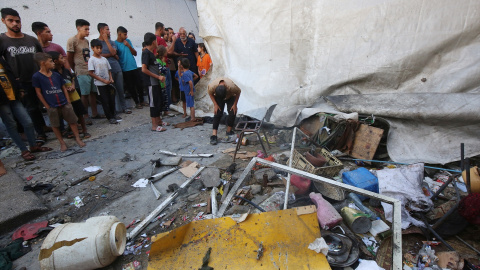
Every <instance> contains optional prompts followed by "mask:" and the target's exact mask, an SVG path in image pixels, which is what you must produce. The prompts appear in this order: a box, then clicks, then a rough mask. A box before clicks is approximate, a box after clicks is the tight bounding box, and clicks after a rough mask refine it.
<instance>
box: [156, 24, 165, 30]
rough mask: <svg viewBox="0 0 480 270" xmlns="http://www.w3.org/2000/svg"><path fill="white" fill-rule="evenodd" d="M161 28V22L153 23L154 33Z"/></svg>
mask: <svg viewBox="0 0 480 270" xmlns="http://www.w3.org/2000/svg"><path fill="white" fill-rule="evenodd" d="M163 27H164V25H163V23H161V22H157V23H155V31H156V30H157V29H159V28H163Z"/></svg>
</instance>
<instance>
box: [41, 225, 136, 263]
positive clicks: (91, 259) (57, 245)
mask: <svg viewBox="0 0 480 270" xmlns="http://www.w3.org/2000/svg"><path fill="white" fill-rule="evenodd" d="M126 233H127V231H126V229H125V224H123V223H121V222H120V221H119V220H118V219H117V218H116V217H114V216H101V217H93V218H89V219H88V220H87V221H86V222H84V223H68V224H62V225H60V226H58V227H56V228H55V229H54V230H52V231H51V232H50V233H49V234H48V236H47V237H46V238H45V240H44V241H43V244H42V247H41V249H40V255H39V256H38V260H39V261H40V268H41V269H45V270H46V269H58V270H61V269H65V270H66V269H76V270H81V269H96V268H101V267H105V266H107V265H109V264H111V263H112V262H113V261H114V260H115V258H116V257H117V256H120V255H122V254H123V252H124V250H125V243H126Z"/></svg>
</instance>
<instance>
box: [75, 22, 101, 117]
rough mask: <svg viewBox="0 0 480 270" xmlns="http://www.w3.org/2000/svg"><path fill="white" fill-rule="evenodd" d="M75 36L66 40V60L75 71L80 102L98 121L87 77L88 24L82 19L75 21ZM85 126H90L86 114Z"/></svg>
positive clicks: (92, 87) (94, 95)
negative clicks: (90, 109)
mask: <svg viewBox="0 0 480 270" xmlns="http://www.w3.org/2000/svg"><path fill="white" fill-rule="evenodd" d="M75 26H76V27H77V34H76V35H75V36H73V37H71V38H69V39H68V40H67V59H68V64H70V67H71V68H72V69H73V70H74V71H75V75H76V76H77V80H78V84H79V85H78V87H79V88H80V92H81V94H82V97H81V99H82V102H83V105H84V106H85V108H86V109H87V110H88V103H90V107H91V108H92V118H94V119H98V118H101V116H100V115H99V114H98V111H97V96H96V93H95V91H96V90H95V87H94V84H93V79H92V77H90V76H88V59H89V58H90V48H89V47H90V46H89V45H88V40H87V39H86V37H88V36H89V35H90V23H89V22H88V21H86V20H83V19H78V20H76V21H75ZM84 117H85V121H86V123H87V125H91V124H92V120H90V119H89V118H88V114H85V115H84Z"/></svg>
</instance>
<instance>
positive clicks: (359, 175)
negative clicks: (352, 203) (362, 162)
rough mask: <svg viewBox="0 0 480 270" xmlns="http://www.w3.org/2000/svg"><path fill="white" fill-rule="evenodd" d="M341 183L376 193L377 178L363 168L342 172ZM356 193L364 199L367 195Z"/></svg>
mask: <svg viewBox="0 0 480 270" xmlns="http://www.w3.org/2000/svg"><path fill="white" fill-rule="evenodd" d="M342 179H343V183H345V184H349V185H351V186H355V187H358V188H361V189H365V190H368V191H372V192H376V193H378V178H377V177H376V176H375V175H373V174H372V173H371V172H370V171H368V170H367V169H365V168H363V167H362V168H358V169H356V170H353V171H349V172H344V173H342ZM357 195H358V198H360V200H362V201H364V200H365V199H367V197H365V196H362V195H359V194H357Z"/></svg>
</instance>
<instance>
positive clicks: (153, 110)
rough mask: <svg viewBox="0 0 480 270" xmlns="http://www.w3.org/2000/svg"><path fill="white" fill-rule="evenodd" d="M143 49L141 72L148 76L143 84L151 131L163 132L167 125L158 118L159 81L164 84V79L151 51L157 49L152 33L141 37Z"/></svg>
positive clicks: (160, 98)
mask: <svg viewBox="0 0 480 270" xmlns="http://www.w3.org/2000/svg"><path fill="white" fill-rule="evenodd" d="M143 39H144V43H145V44H144V45H145V49H144V50H143V51H142V72H143V73H145V74H146V75H148V79H149V80H147V81H146V82H145V84H146V86H147V87H148V100H149V103H150V117H151V118H152V129H151V130H152V131H159V132H163V131H165V130H166V129H165V127H164V126H167V125H168V123H166V122H163V121H162V119H161V118H160V112H161V110H162V104H163V100H162V91H161V89H160V85H159V81H160V82H165V77H164V76H161V75H160V71H159V70H158V64H157V60H156V57H155V55H154V54H153V51H154V50H155V49H156V48H157V37H156V36H155V35H154V34H153V33H146V34H145V35H144V37H143Z"/></svg>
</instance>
